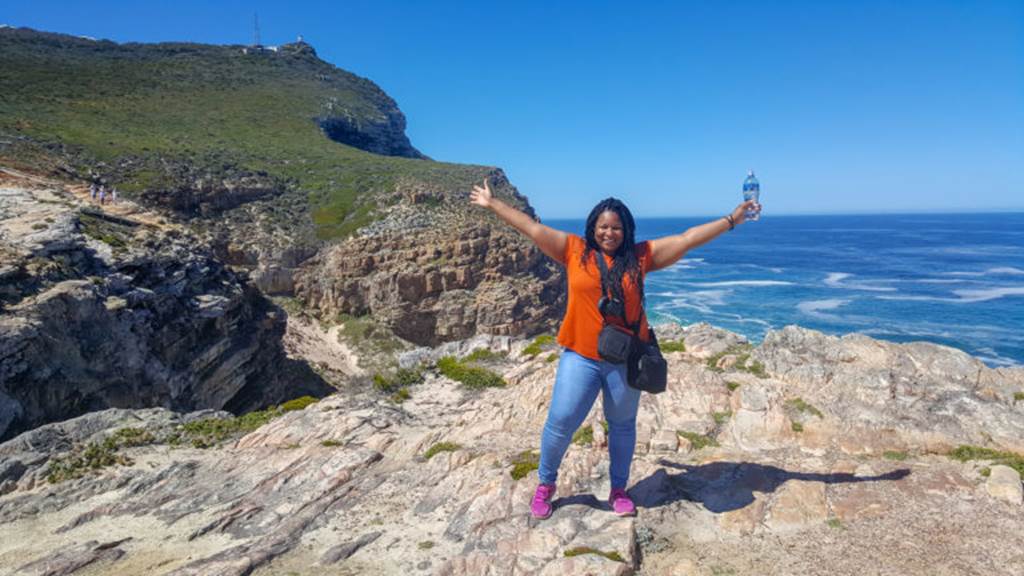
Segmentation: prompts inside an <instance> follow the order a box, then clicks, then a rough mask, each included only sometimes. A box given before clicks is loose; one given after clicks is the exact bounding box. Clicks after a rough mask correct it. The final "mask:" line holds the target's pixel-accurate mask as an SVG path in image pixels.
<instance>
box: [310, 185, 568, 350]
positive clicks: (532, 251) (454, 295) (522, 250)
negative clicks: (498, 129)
mask: <svg viewBox="0 0 1024 576" xmlns="http://www.w3.org/2000/svg"><path fill="white" fill-rule="evenodd" d="M490 178H491V180H492V182H493V184H494V186H495V187H496V188H497V189H499V190H501V191H502V192H503V193H506V194H508V196H507V197H508V198H510V201H512V202H515V203H519V204H520V205H522V206H523V207H524V208H525V209H526V210H527V211H528V212H530V213H531V214H532V211H530V209H529V205H528V204H527V203H526V201H525V199H524V198H522V197H521V196H519V195H518V193H516V192H515V189H514V188H512V187H511V185H509V183H508V181H507V180H506V179H505V177H504V174H503V173H502V172H501V171H500V170H499V171H495V172H493V173H492V174H491V176H490ZM396 196H397V197H398V201H397V203H395V204H394V205H393V206H392V207H391V208H390V209H389V210H388V211H387V213H386V214H385V215H384V217H383V218H382V219H381V220H379V221H378V222H376V223H374V224H373V225H371V226H368V227H367V228H366V229H364V230H363V231H362V233H361V234H359V235H357V236H356V237H354V238H351V239H349V240H346V241H343V242H341V243H339V244H337V245H334V246H331V247H328V248H326V249H324V250H323V251H321V252H320V253H319V254H318V255H317V256H316V257H314V258H312V259H310V260H309V261H307V262H306V264H305V265H304V266H303V269H302V270H300V271H299V272H298V273H297V274H296V276H295V293H296V295H297V296H298V297H299V298H300V299H301V300H303V301H304V302H305V304H306V305H307V307H309V308H311V309H314V310H318V311H319V312H320V313H322V314H324V315H326V316H334V315H336V314H348V315H352V316H363V315H372V316H373V317H374V318H375V319H376V320H377V321H380V322H383V323H384V324H386V325H387V326H388V327H389V328H390V329H391V330H392V331H393V332H394V333H395V334H396V335H398V336H399V337H401V338H403V339H405V340H408V341H410V342H413V343H415V344H419V345H436V344H438V343H441V342H447V341H452V340H461V339H465V338H468V337H470V336H473V335H474V334H477V333H482V334H497V335H526V334H532V333H536V332H538V331H540V330H541V329H543V328H545V327H547V326H549V325H550V324H551V322H552V321H553V320H554V319H556V318H557V317H558V316H559V314H560V313H561V310H562V309H563V307H564V290H563V284H564V275H563V273H562V270H561V268H560V267H558V266H557V265H556V264H554V263H553V262H551V260H550V259H548V258H547V257H546V256H544V255H543V254H542V253H541V252H540V251H539V250H537V249H536V247H534V246H533V245H532V244H531V243H529V242H528V241H526V240H524V239H523V238H522V236H521V235H520V234H519V233H518V232H516V231H515V230H514V229H512V228H511V227H508V226H506V225H503V224H500V223H498V222H496V221H495V220H494V219H493V217H491V216H489V215H488V214H486V213H485V212H484V211H483V210H480V211H479V212H476V213H474V212H472V211H471V210H469V209H467V208H468V207H467V206H466V205H465V204H466V203H468V201H467V200H465V199H464V198H445V196H444V195H443V194H441V193H435V194H432V193H430V192H429V191H423V190H415V189H412V190H410V189H406V188H399V189H398V190H396ZM442 199H444V200H442ZM431 200H433V201H434V202H436V205H435V206H433V207H429V205H430V204H431V203H432V202H431Z"/></svg>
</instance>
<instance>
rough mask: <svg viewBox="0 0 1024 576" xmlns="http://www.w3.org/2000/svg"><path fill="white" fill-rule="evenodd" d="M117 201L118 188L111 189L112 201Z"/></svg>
mask: <svg viewBox="0 0 1024 576" xmlns="http://www.w3.org/2000/svg"><path fill="white" fill-rule="evenodd" d="M115 202H117V188H111V189H110V203H111V204H114V203H115Z"/></svg>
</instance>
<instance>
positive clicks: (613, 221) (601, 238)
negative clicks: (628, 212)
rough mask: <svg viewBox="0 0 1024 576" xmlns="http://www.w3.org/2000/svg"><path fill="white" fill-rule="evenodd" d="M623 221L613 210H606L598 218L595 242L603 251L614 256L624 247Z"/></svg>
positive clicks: (595, 228)
mask: <svg viewBox="0 0 1024 576" xmlns="http://www.w3.org/2000/svg"><path fill="white" fill-rule="evenodd" d="M623 234H624V232H623V230H622V219H620V218H619V215H618V214H616V213H615V212H612V211H611V210H605V211H604V212H602V213H601V215H600V216H598V217H597V223H596V224H595V225H594V240H596V241H597V245H598V246H600V247H601V251H602V252H604V253H605V254H607V255H609V256H612V255H614V254H615V251H616V250H618V249H619V246H622V239H623Z"/></svg>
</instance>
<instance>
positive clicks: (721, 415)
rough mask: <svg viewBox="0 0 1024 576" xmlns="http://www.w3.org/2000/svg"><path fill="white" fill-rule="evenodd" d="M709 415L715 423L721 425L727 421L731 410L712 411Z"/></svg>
mask: <svg viewBox="0 0 1024 576" xmlns="http://www.w3.org/2000/svg"><path fill="white" fill-rule="evenodd" d="M711 417H712V418H714V419H715V424H718V425H722V424H725V423H726V422H728V421H729V418H731V417H732V411H730V410H726V411H725V412H712V413H711Z"/></svg>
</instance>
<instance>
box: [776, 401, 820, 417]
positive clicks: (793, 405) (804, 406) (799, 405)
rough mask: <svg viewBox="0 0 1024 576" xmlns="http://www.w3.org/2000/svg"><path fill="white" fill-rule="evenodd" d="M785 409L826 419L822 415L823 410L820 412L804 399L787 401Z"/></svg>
mask: <svg viewBox="0 0 1024 576" xmlns="http://www.w3.org/2000/svg"><path fill="white" fill-rule="evenodd" d="M785 407H786V408H789V409H790V410H794V411H796V412H800V413H806V414H813V415H815V416H817V417H818V418H824V417H825V416H824V415H822V413H821V410H818V409H817V408H815V407H814V406H812V405H810V404H808V403H807V402H804V399H803V398H790V399H789V400H786V403H785Z"/></svg>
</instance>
